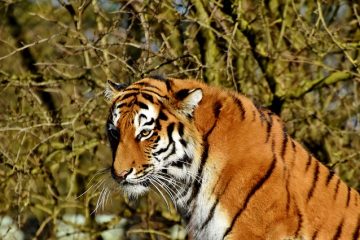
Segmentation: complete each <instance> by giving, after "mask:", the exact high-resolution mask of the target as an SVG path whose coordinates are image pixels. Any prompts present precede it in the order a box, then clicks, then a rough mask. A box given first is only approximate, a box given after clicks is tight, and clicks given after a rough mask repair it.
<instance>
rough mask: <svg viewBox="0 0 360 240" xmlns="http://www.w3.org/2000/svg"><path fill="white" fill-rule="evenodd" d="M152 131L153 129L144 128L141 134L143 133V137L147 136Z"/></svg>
mask: <svg viewBox="0 0 360 240" xmlns="http://www.w3.org/2000/svg"><path fill="white" fill-rule="evenodd" d="M150 133H151V130H142V131H141V133H140V134H141V136H142V137H146V136H148V135H149V134H150Z"/></svg>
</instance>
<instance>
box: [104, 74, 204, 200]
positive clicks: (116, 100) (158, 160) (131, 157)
mask: <svg viewBox="0 0 360 240" xmlns="http://www.w3.org/2000/svg"><path fill="white" fill-rule="evenodd" d="M170 84H171V82H167V81H161V80H157V79H143V80H141V81H138V82H135V83H133V84H131V85H130V86H125V85H123V84H115V83H112V82H109V84H108V85H109V86H108V89H107V90H106V96H107V97H108V98H109V100H110V101H111V103H112V106H111V108H110V114H109V117H108V121H107V133H108V138H109V142H110V145H111V149H112V153H113V162H112V167H111V175H112V177H113V178H114V179H115V181H116V182H118V184H119V185H120V188H121V189H122V190H123V192H124V193H125V194H126V195H128V196H129V197H137V196H139V195H141V194H143V193H145V192H147V191H148V190H149V189H150V187H154V188H156V189H159V188H164V187H165V188H166V186H165V185H166V184H167V183H169V182H171V181H174V180H175V181H190V180H191V167H192V166H193V164H192V161H193V160H194V158H196V155H198V154H200V153H199V151H198V150H197V149H200V148H201V144H202V139H201V135H200V134H199V133H198V131H197V128H196V126H195V124H194V121H193V113H194V110H195V109H196V107H197V106H198V105H199V103H200V101H201V100H202V97H203V93H202V90H201V89H200V88H195V89H189V88H186V89H176V88H175V87H171V86H169V85H170Z"/></svg>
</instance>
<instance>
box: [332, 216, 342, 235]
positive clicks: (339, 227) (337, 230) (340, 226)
mask: <svg viewBox="0 0 360 240" xmlns="http://www.w3.org/2000/svg"><path fill="white" fill-rule="evenodd" d="M343 225H344V219H342V220H341V222H340V224H339V226H338V227H337V228H336V233H335V235H334V237H333V238H332V239H333V240H336V239H339V238H340V236H341V232H342V228H343Z"/></svg>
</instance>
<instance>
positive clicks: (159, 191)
mask: <svg viewBox="0 0 360 240" xmlns="http://www.w3.org/2000/svg"><path fill="white" fill-rule="evenodd" d="M149 181H150V183H151V185H152V186H153V187H155V189H156V191H157V192H158V193H159V194H160V195H161V197H162V198H163V199H164V201H165V203H166V206H167V208H168V210H170V205H169V202H168V201H167V199H166V197H165V196H164V194H163V193H162V192H161V190H160V189H159V188H158V187H157V186H156V184H155V183H154V182H153V179H152V178H151V177H149Z"/></svg>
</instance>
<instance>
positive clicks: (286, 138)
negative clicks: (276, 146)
mask: <svg viewBox="0 0 360 240" xmlns="http://www.w3.org/2000/svg"><path fill="white" fill-rule="evenodd" d="M287 142H288V135H287V133H286V129H285V126H284V127H283V142H282V147H281V158H282V159H284V157H285V153H286V147H287Z"/></svg>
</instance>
